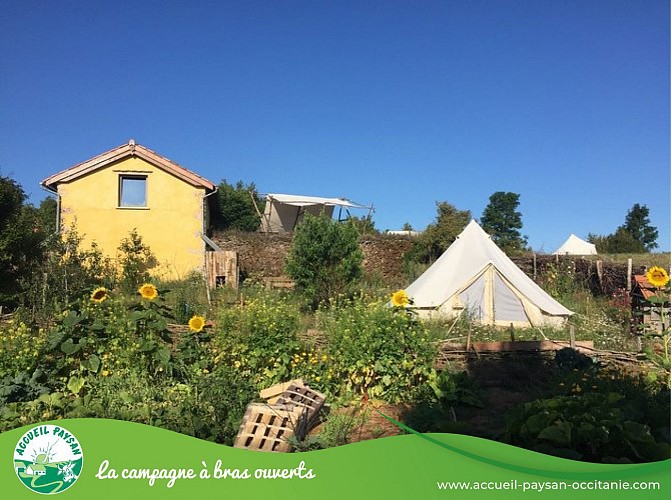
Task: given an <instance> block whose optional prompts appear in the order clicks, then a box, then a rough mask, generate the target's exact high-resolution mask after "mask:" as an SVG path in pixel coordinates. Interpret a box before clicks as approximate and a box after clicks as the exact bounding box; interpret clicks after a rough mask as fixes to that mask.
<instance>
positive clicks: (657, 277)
mask: <svg viewBox="0 0 671 500" xmlns="http://www.w3.org/2000/svg"><path fill="white" fill-rule="evenodd" d="M645 277H646V278H648V282H649V283H650V284H651V285H652V286H656V287H658V288H662V287H663V286H665V285H666V284H667V283H668V282H669V273H667V272H666V269H664V268H663V267H659V266H653V267H651V268H650V269H648V272H647V273H646V275H645Z"/></svg>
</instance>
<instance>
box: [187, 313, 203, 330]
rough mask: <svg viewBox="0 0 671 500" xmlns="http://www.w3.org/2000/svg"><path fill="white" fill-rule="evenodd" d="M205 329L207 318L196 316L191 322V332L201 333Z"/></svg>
mask: <svg viewBox="0 0 671 500" xmlns="http://www.w3.org/2000/svg"><path fill="white" fill-rule="evenodd" d="M203 328H205V318H203V317H202V316H194V317H193V318H191V319H190V320H189V330H191V331H192V332H201V331H203Z"/></svg>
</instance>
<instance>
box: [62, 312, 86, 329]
mask: <svg viewBox="0 0 671 500" xmlns="http://www.w3.org/2000/svg"><path fill="white" fill-rule="evenodd" d="M82 319H84V318H83V317H82V316H80V315H78V314H77V313H76V312H74V311H68V313H67V314H66V316H65V317H64V318H63V326H64V327H65V328H72V327H73V326H75V325H76V324H77V323H79V322H81V320H82Z"/></svg>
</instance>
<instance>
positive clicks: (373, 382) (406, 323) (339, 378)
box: [319, 299, 436, 402]
mask: <svg viewBox="0 0 671 500" xmlns="http://www.w3.org/2000/svg"><path fill="white" fill-rule="evenodd" d="M319 320H320V323H321V328H323V330H324V331H325V333H326V337H327V339H328V345H327V346H326V354H327V356H328V369H327V373H326V380H325V381H324V383H325V387H327V388H328V389H329V391H330V392H331V393H332V394H339V395H342V396H345V395H349V396H350V397H351V396H357V395H358V396H363V397H370V398H379V399H384V400H386V401H389V402H397V401H402V400H407V399H411V398H412V396H413V394H414V393H415V391H416V390H417V388H418V386H421V385H423V384H430V383H434V382H435V377H436V373H435V370H434V369H433V361H434V357H435V353H436V351H435V347H434V346H433V343H432V342H431V337H430V335H429V333H428V331H427V330H426V329H425V328H424V326H423V324H422V323H421V322H419V321H417V320H416V319H415V318H414V317H413V316H412V315H411V314H408V313H406V312H405V311H403V310H397V309H393V308H391V307H387V306H386V305H384V304H381V303H373V304H366V303H365V302H364V301H363V300H361V299H359V300H354V301H351V302H349V303H348V304H346V305H343V306H339V307H335V308H333V309H332V310H330V311H322V313H321V314H320V318H319Z"/></svg>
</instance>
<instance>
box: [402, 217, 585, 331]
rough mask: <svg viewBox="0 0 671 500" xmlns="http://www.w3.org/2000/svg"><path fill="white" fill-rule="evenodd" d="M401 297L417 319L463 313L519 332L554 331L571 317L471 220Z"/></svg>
mask: <svg viewBox="0 0 671 500" xmlns="http://www.w3.org/2000/svg"><path fill="white" fill-rule="evenodd" d="M406 293H407V294H408V297H409V298H410V299H412V301H413V305H412V306H411V307H412V308H413V309H414V310H415V311H417V312H418V314H419V315H420V317H435V316H443V317H455V316H458V315H460V314H464V313H465V314H468V315H469V316H470V317H471V318H472V319H474V320H476V321H479V322H481V323H484V324H489V325H496V326H510V325H511V324H512V325H513V326H514V327H519V328H524V327H530V326H556V327H560V326H562V325H563V324H564V323H565V322H566V320H567V319H568V317H569V316H570V315H572V314H573V313H572V312H571V311H569V310H568V309H566V308H565V307H564V306H562V305H561V304H560V303H559V302H557V301H556V300H555V299H553V298H552V297H551V296H550V295H548V294H547V293H546V292H545V291H544V290H543V289H542V288H541V287H539V286H538V285H537V284H536V283H535V282H534V281H533V280H532V279H531V278H529V277H528V276H527V275H526V274H524V272H523V271H522V270H521V269H520V268H519V267H517V266H516V265H515V264H514V263H513V261H511V260H510V259H509V258H508V256H507V255H506V254H505V253H504V252H503V251H502V250H501V249H500V248H499V247H497V246H496V244H495V243H494V242H493V241H492V239H491V237H490V236H489V235H488V234H487V233H485V231H484V230H483V229H482V228H481V227H480V226H479V225H478V223H477V222H475V221H474V220H473V221H471V222H470V223H469V224H468V226H466V228H465V229H464V230H463V231H462V233H461V234H460V235H459V236H458V237H457V239H456V240H455V241H454V243H452V245H450V247H449V248H448V249H447V250H446V251H445V252H444V253H443V255H441V256H440V258H439V259H438V260H437V261H436V262H434V263H433V265H431V267H429V268H428V269H427V270H426V271H425V272H424V274H422V275H421V276H420V277H419V278H417V280H415V282H413V283H412V284H411V285H410V286H409V287H408V288H406ZM465 311H466V312H465Z"/></svg>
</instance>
